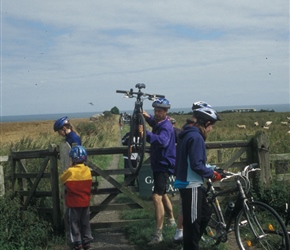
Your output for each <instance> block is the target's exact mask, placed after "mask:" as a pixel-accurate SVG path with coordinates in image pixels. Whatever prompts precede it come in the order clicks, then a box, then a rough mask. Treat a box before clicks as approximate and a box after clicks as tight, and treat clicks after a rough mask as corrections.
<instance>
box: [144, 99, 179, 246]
mask: <svg viewBox="0 0 290 250" xmlns="http://www.w3.org/2000/svg"><path fill="white" fill-rule="evenodd" d="M152 106H153V108H154V116H153V115H149V114H147V113H146V112H145V111H144V112H143V116H144V117H145V120H146V122H147V123H148V124H149V126H151V127H152V132H150V131H146V141H147V142H148V143H150V163H151V169H152V172H153V179H154V190H153V194H152V200H153V204H154V207H155V217H156V218H155V219H156V233H155V235H154V237H153V239H152V240H151V241H150V242H149V243H148V244H149V245H153V244H156V243H159V242H161V241H162V240H163V235H162V228H163V222H164V211H166V213H167V215H168V218H169V225H172V226H174V225H176V223H175V219H174V215H173V210H172V204H171V201H170V199H169V198H168V196H167V194H166V186H167V183H168V181H169V176H170V175H172V174H173V170H174V165H175V153H176V146H175V135H174V130H173V126H172V124H171V122H170V121H169V119H168V116H167V113H168V109H169V108H170V102H169V101H168V100H167V99H165V98H159V99H157V100H155V101H154V102H153V104H152Z"/></svg>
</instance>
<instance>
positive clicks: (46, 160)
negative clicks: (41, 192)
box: [23, 158, 49, 209]
mask: <svg viewBox="0 0 290 250" xmlns="http://www.w3.org/2000/svg"><path fill="white" fill-rule="evenodd" d="M48 161H49V158H46V159H45V161H44V162H43V164H42V167H41V169H40V171H39V173H38V176H37V177H36V179H35V181H34V183H33V186H32V187H31V190H30V192H29V195H28V197H27V199H26V201H25V203H24V205H23V207H24V209H26V208H27V206H28V205H29V203H30V201H31V199H32V197H33V195H34V193H35V191H36V188H37V186H38V184H39V182H40V180H41V177H42V175H43V173H44V171H45V169H46V166H47V163H48Z"/></svg>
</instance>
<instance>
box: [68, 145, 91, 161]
mask: <svg viewBox="0 0 290 250" xmlns="http://www.w3.org/2000/svg"><path fill="white" fill-rule="evenodd" d="M69 156H70V157H71V159H72V162H73V163H83V162H85V161H86V160H87V152H86V150H85V148H84V147H82V146H79V145H78V146H74V147H72V148H71V150H70V151H69Z"/></svg>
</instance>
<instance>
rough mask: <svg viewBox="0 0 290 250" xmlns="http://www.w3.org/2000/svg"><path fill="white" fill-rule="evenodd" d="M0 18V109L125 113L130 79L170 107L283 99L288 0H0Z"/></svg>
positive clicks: (286, 75)
mask: <svg viewBox="0 0 290 250" xmlns="http://www.w3.org/2000/svg"><path fill="white" fill-rule="evenodd" d="M0 21H1V86H0V91H1V93H0V98H1V110H0V113H1V116H7V115H29V114H52V113H76V112H95V111H96V112H99V111H105V110H110V109H111V108H112V107H114V106H116V107H118V108H119V109H120V110H130V109H133V106H134V99H124V98H123V96H122V95H121V94H117V93H116V90H129V89H130V88H134V89H135V85H136V83H145V84H146V89H144V90H143V91H144V92H146V93H150V94H163V95H165V96H166V98H167V99H168V100H169V101H170V102H171V105H172V108H184V107H188V108H190V107H191V105H192V103H193V102H195V101H200V100H202V101H206V102H208V103H210V104H211V105H212V106H241V107H242V106H243V105H253V106H254V105H260V104H285V103H290V96H289V92H290V86H289V85H290V84H289V0H276V1H273V0H254V1H253V0H234V1H233V0H222V1H216V0H202V1H201V0H197V1H192V0H167V1H165V0H146V1H137V0H135V1H134V0H122V1H118V0H106V1H100V0H84V1H79V0H78V1H76V0H62V1H56V0H54V1H52V0H50V1H39V0H25V1H23V0H13V1H4V0H3V1H2V0H1V20H0ZM90 103H91V104H90ZM151 104H152V103H151V102H150V101H149V100H145V101H144V108H145V109H149V108H151Z"/></svg>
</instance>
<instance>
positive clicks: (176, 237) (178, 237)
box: [173, 228, 183, 241]
mask: <svg viewBox="0 0 290 250" xmlns="http://www.w3.org/2000/svg"><path fill="white" fill-rule="evenodd" d="M173 239H174V240H175V241H181V240H182V239H183V230H182V229H179V228H177V229H176V232H175V235H174V237H173Z"/></svg>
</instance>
